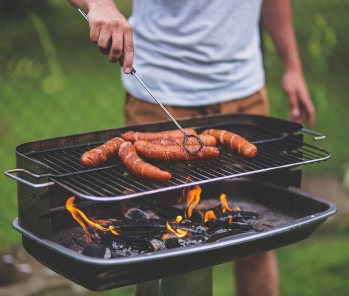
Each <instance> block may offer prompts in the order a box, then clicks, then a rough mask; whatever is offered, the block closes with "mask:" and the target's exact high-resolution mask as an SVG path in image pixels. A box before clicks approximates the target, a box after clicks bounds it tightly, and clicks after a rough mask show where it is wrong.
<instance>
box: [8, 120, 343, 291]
mask: <svg viewBox="0 0 349 296" xmlns="http://www.w3.org/2000/svg"><path fill="white" fill-rule="evenodd" d="M179 123H180V124H181V126H182V127H192V128H195V129H196V131H197V132H198V133H200V132H201V131H203V130H205V129H209V128H216V129H226V130H229V131H232V132H235V133H237V134H239V135H241V136H243V137H244V138H246V139H247V140H249V141H251V142H253V143H254V144H255V145H256V146H257V148H258V155H257V156H256V157H255V158H253V159H246V158H244V157H242V156H240V155H238V154H237V153H235V152H234V151H231V150H229V149H227V148H225V147H220V152H221V154H220V156H219V157H218V158H216V159H214V160H209V161H198V162H195V163H185V162H183V163H176V164H172V163H171V164H169V163H166V162H156V163H155V162H154V163H153V164H155V165H156V166H158V167H160V168H162V169H164V170H168V171H170V172H171V173H172V175H173V177H172V179H171V180H169V181H168V182H164V183H157V182H150V181H148V180H144V179H140V178H137V177H134V176H132V175H130V174H129V173H128V171H127V170H126V168H125V167H124V166H123V165H122V163H121V162H120V160H119V159H117V158H113V159H111V160H109V161H108V162H107V163H105V164H104V165H103V166H101V167H98V168H95V169H90V170H88V169H85V168H83V167H82V166H81V164H80V162H79V158H80V156H81V154H82V153H84V152H85V151H87V150H89V149H92V148H94V147H97V146H98V145H100V144H102V143H103V142H105V141H107V140H109V139H111V138H114V137H118V136H120V135H121V134H122V133H124V132H126V131H129V130H134V131H140V132H157V131H163V130H171V129H175V128H176V127H175V126H174V125H173V123H172V122H171V121H166V122H161V123H158V124H144V125H137V126H130V127H122V128H116V129H110V130H103V131H96V132H90V133H85V134H77V135H70V136H66V137H59V138H53V139H46V140H40V141H35V142H31V143H25V144H22V145H20V146H18V147H17V148H16V161H17V169H16V170H13V172H10V171H8V172H5V173H6V174H7V175H8V176H9V177H11V178H14V179H16V180H17V181H18V183H17V184H18V185H17V186H18V187H17V188H18V218H17V219H16V220H15V221H14V223H13V227H14V228H15V229H16V230H17V231H19V232H20V233H21V234H22V238H23V246H24V248H25V249H26V250H27V251H28V253H29V254H31V255H32V256H34V257H35V258H36V259H37V260H38V261H40V262H41V263H43V264H44V265H46V266H48V267H49V268H51V269H52V270H54V271H56V272H57V273H59V274H61V275H63V276H65V277H66V278H68V279H70V280H72V281H74V282H76V283H78V284H80V285H82V286H84V287H86V288H88V289H90V290H106V289H112V288H115V287H121V286H125V285H130V284H136V283H141V282H144V281H147V280H152V279H158V278H163V277H168V276H171V275H176V274H180V273H184V272H189V271H193V270H197V269H201V268H205V267H208V266H212V265H216V264H220V263H224V262H227V261H231V260H235V259H238V258H242V257H245V256H248V255H252V254H256V253H260V252H264V251H267V250H272V249H276V248H279V247H282V246H286V245H289V244H292V243H296V242H298V241H300V240H302V239H305V238H307V237H308V236H309V235H311V234H312V233H313V231H315V229H316V228H317V227H318V226H319V225H320V224H321V223H323V222H324V221H325V220H326V219H327V217H329V216H331V215H334V214H335V213H336V211H337V208H336V206H335V205H334V204H332V203H330V202H327V201H325V200H322V199H319V198H316V197H312V196H309V195H307V194H304V193H302V192H299V191H296V190H291V189H288V187H290V186H292V187H300V183H301V171H300V170H299V166H301V165H305V164H310V163H315V162H319V161H324V160H327V159H329V158H330V157H331V155H330V153H329V152H328V151H326V150H324V149H322V148H319V147H316V146H313V145H310V144H308V143H305V142H304V139H303V135H304V133H303V128H302V126H301V125H300V124H295V123H292V122H289V121H284V120H280V119H275V118H270V117H264V116H257V115H236V114H235V115H230V114H229V115H213V116H205V117H197V118H191V119H183V120H180V121H179ZM14 172H16V173H17V175H16V176H15V175H14ZM188 176H190V181H188ZM192 185H200V187H202V188H203V192H204V193H205V194H208V193H212V194H213V193H215V192H218V191H221V190H224V191H225V192H224V193H227V194H228V195H229V200H234V199H238V198H241V197H243V198H245V199H247V200H250V201H251V202H254V203H258V204H261V205H262V206H265V207H268V208H270V209H271V210H273V211H275V212H277V213H279V214H280V215H281V216H282V215H285V216H288V217H291V219H290V220H287V221H284V222H283V223H281V224H278V225H275V227H273V228H271V229H267V230H265V231H263V232H259V233H256V232H248V233H244V234H238V235H234V236H228V237H216V239H215V240H213V241H212V240H211V241H210V242H209V243H204V244H202V245H196V246H190V247H186V248H179V249H173V250H165V251H159V252H153V253H147V254H144V255H138V256H135V257H128V258H118V259H109V260H104V259H97V258H92V257H87V256H84V255H81V254H79V253H77V252H75V251H73V250H70V249H68V248H66V247H63V246H62V245H59V244H57V243H54V242H53V240H52V238H53V237H54V236H55V234H56V233H57V232H58V231H62V230H64V229H70V228H74V227H76V223H75V222H74V221H73V220H72V218H71V216H70V215H69V213H68V212H67V211H66V210H65V208H64V206H65V202H66V200H67V199H68V198H69V197H71V196H72V195H75V196H77V197H78V198H81V199H82V200H84V202H85V203H90V204H94V205H96V207H98V205H102V204H107V203H119V202H123V201H127V200H132V199H144V198H149V199H153V198H154V199H162V200H164V199H166V200H169V201H170V200H172V198H173V197H178V195H179V194H180V192H181V191H182V190H183V188H185V187H189V186H192ZM74 223H75V224H74ZM169 266H171V268H169Z"/></svg>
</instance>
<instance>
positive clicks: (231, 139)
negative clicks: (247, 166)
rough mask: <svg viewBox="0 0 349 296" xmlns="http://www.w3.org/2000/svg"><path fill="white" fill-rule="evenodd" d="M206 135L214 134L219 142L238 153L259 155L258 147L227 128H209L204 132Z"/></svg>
mask: <svg viewBox="0 0 349 296" xmlns="http://www.w3.org/2000/svg"><path fill="white" fill-rule="evenodd" d="M202 134H204V135H211V136H214V137H215V138H216V139H217V141H218V142H220V143H221V144H223V145H224V146H227V147H229V148H231V149H233V150H235V151H236V152H237V153H239V154H241V155H243V156H245V157H248V158H252V157H255V156H256V155H257V147H256V146H255V145H253V144H252V143H251V142H249V141H247V140H246V139H245V138H243V137H241V136H239V135H237V134H234V133H232V132H229V131H226V130H216V129H209V130H205V131H203V132H202Z"/></svg>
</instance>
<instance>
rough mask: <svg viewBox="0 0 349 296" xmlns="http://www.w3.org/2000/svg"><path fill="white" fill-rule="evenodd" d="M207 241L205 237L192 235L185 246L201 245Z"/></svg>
mask: <svg viewBox="0 0 349 296" xmlns="http://www.w3.org/2000/svg"><path fill="white" fill-rule="evenodd" d="M207 239H208V237H207V236H205V235H194V236H192V237H191V238H189V239H188V240H187V241H186V243H185V244H186V245H187V246H192V245H200V244H203V243H204V242H205V241H206V240H207Z"/></svg>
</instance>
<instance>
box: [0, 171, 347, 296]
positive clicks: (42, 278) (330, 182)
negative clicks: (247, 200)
mask: <svg viewBox="0 0 349 296" xmlns="http://www.w3.org/2000/svg"><path fill="white" fill-rule="evenodd" d="M301 190H302V191H304V192H306V193H309V194H311V195H314V196H317V197H321V198H324V199H327V200H330V201H332V202H333V203H335V204H336V205H337V207H338V213H337V214H336V215H334V216H333V217H330V218H329V219H327V221H326V222H325V223H324V225H327V226H328V227H330V228H332V227H336V225H339V224H340V223H342V221H345V220H347V217H348V215H349V193H348V192H345V191H344V190H343V186H342V181H341V180H340V179H339V178H338V177H336V176H332V175H330V176H328V175H323V176H317V177H313V178H311V179H308V180H303V185H302V188H301ZM345 218H346V219H345ZM0 255H1V259H2V260H0V295H1V296H13V295H16V296H46V295H55V296H60V295H62V296H63V295H64V296H70V295H71V296H74V295H80V296H90V295H95V294H96V293H95V292H91V291H88V290H86V289H85V288H83V287H81V286H79V285H77V284H75V283H73V282H71V281H69V280H67V279H65V278H63V277H62V276H60V275H58V274H56V273H55V272H53V271H51V270H50V269H48V268H46V267H45V266H43V265H41V264H40V263H39V262H37V261H36V260H35V259H34V258H32V257H31V256H30V255H28V254H27V253H26V251H24V249H23V248H22V247H21V246H19V247H18V248H14V249H13V250H12V251H11V252H10V253H9V254H0ZM123 289H125V291H126V289H127V290H128V291H129V292H130V291H131V290H130V289H133V288H132V287H125V288H123Z"/></svg>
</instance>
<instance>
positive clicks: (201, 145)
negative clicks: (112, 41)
mask: <svg viewBox="0 0 349 296" xmlns="http://www.w3.org/2000/svg"><path fill="white" fill-rule="evenodd" d="M78 11H79V12H80V13H81V14H82V16H83V17H84V18H85V19H86V20H87V21H88V18H87V15H86V14H85V13H84V12H83V11H82V10H81V9H79V8H78ZM123 62H124V56H123V55H121V58H120V60H119V63H120V65H122V64H123ZM130 74H131V75H133V76H134V77H136V78H137V80H138V81H139V83H140V84H141V85H142V86H143V87H144V88H145V90H146V91H147V92H148V93H149V94H150V95H151V96H152V98H153V99H154V100H155V101H156V102H157V103H158V104H159V106H160V107H161V108H162V110H164V111H165V113H166V114H167V115H168V116H169V117H170V118H171V120H172V121H173V123H174V124H175V125H176V126H177V127H178V129H179V130H180V131H181V132H182V134H183V135H184V139H183V142H182V145H183V147H184V149H185V150H186V151H187V152H188V153H189V154H190V155H195V154H196V153H198V152H199V151H200V150H201V149H202V147H203V146H204V145H205V144H204V142H203V141H202V140H201V139H200V137H199V136H198V135H194V134H187V133H186V132H185V131H184V129H183V128H182V127H181V126H180V124H179V123H178V122H177V120H176V119H174V117H173V116H172V115H171V113H170V112H169V111H168V110H167V109H166V108H165V106H164V105H163V104H162V103H161V102H160V101H159V100H158V99H157V98H156V97H155V96H154V95H153V93H152V92H151V91H150V90H149V88H148V87H147V86H146V85H145V83H144V82H143V81H142V80H141V79H140V78H139V77H138V76H137V75H136V70H135V68H133V67H132V70H131V73H130ZM190 137H192V138H196V140H197V141H198V142H199V144H200V147H199V148H198V149H197V150H196V151H190V150H189V149H188V145H187V144H188V139H189V138H190Z"/></svg>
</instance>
